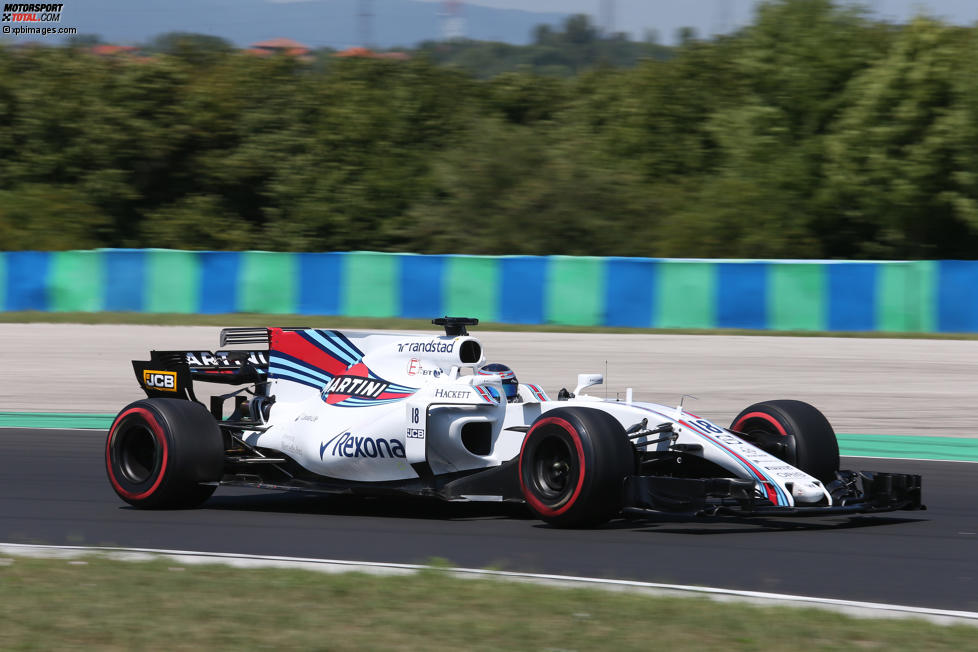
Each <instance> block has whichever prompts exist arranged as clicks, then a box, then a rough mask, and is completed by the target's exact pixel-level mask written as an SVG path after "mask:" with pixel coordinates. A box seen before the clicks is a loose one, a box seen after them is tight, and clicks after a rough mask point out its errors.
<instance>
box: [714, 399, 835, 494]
mask: <svg viewBox="0 0 978 652" xmlns="http://www.w3.org/2000/svg"><path fill="white" fill-rule="evenodd" d="M730 429H731V430H734V431H737V432H741V433H744V435H746V437H745V438H746V439H747V440H748V441H754V442H756V443H757V444H758V445H760V446H761V448H764V447H765V446H764V442H773V443H775V444H777V446H776V451H775V450H772V451H771V452H772V454H773V455H775V456H776V457H779V458H780V459H783V460H784V461H785V462H787V463H788V464H791V465H792V466H795V467H797V468H799V469H801V470H802V471H804V472H805V473H807V474H808V475H810V476H813V477H816V478H818V479H819V480H821V481H822V482H831V481H832V480H834V479H835V473H836V471H838V470H839V443H838V441H837V440H836V438H835V431H834V430H832V426H831V425H830V424H829V421H828V419H826V418H825V415H824V414H822V413H821V412H819V411H818V409H817V408H815V407H814V406H812V405H809V404H808V403H803V402H802V401H792V400H778V401H764V402H763V403H755V404H754V405H751V406H750V407H748V408H747V409H745V410H743V411H742V412H741V413H740V414H738V415H737V417H736V418H735V419H734V420H733V423H732V424H731V425H730Z"/></svg>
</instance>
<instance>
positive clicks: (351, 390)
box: [321, 376, 390, 405]
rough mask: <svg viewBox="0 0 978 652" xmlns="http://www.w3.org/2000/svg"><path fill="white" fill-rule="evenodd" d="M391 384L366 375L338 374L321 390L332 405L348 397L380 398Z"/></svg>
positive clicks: (325, 399) (324, 397) (324, 398)
mask: <svg viewBox="0 0 978 652" xmlns="http://www.w3.org/2000/svg"><path fill="white" fill-rule="evenodd" d="M388 386H390V383H388V382H386V381H383V380H374V379H372V378H367V377H366V376H336V377H335V378H333V380H331V381H329V384H328V385H326V386H325V387H323V390H322V392H321V394H322V397H323V400H324V401H326V402H327V403H329V404H330V405H332V404H334V403H339V402H340V401H343V400H346V399H348V398H351V397H352V398H379V397H380V395H381V394H383V393H384V390H386V389H387V388H388Z"/></svg>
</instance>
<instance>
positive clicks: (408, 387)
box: [105, 317, 922, 527]
mask: <svg viewBox="0 0 978 652" xmlns="http://www.w3.org/2000/svg"><path fill="white" fill-rule="evenodd" d="M433 323H435V324H438V325H441V326H443V327H444V328H445V335H444V336H434V335H419V334H417V333H412V334H398V333H392V332H386V331H380V332H353V331H349V332H341V331H337V330H322V329H314V328H227V329H224V330H223V331H221V346H222V347H225V346H228V345H254V344H261V345H265V346H267V348H260V349H254V350H222V351H218V352H216V353H212V352H210V351H153V352H152V354H151V359H150V360H149V361H133V368H134V370H135V372H136V376H137V379H138V380H139V383H140V385H141V386H142V388H143V389H144V390H145V392H146V394H147V396H148V398H147V399H144V400H140V401H136V402H134V403H132V404H130V405H128V406H126V407H125V408H123V410H122V411H121V412H120V413H119V415H118V416H117V417H116V418H115V421H114V422H113V424H112V427H111V429H110V430H109V433H108V438H107V441H106V448H105V464H106V469H107V471H108V476H109V481H110V482H111V484H112V487H113V488H114V489H115V491H116V493H117V494H118V495H119V496H120V497H121V498H122V499H123V500H124V501H126V502H128V503H129V504H131V505H134V506H136V507H145V508H186V507H194V506H197V505H199V504H201V503H202V502H204V501H205V500H207V498H208V497H210V495H211V494H212V493H213V492H214V490H215V488H216V487H217V486H220V485H235V486H250V487H261V488H268V489H285V490H298V491H314V492H327V493H363V494H374V495H378V494H391V493H400V494H413V495H419V496H432V497H437V498H441V499H445V500H453V501H474V500H482V501H485V500H495V501H523V502H525V503H526V505H527V506H528V507H529V508H530V510H532V511H533V512H534V513H535V514H536V515H537V516H539V517H540V518H541V519H543V520H545V521H547V522H549V523H551V524H553V525H558V526H568V527H583V526H593V525H596V524H599V523H602V522H605V521H607V520H608V519H611V518H615V517H617V516H620V515H623V514H628V515H642V514H647V515H651V514H655V513H657V512H673V513H675V512H679V513H688V514H745V515H778V514H788V515H804V514H849V513H863V512H879V511H890V510H897V509H907V510H913V509H922V505H921V490H920V487H921V480H920V476H918V475H907V474H894V473H868V472H853V471H840V470H839V449H838V445H837V443H836V439H835V433H834V432H833V430H832V427H831V426H830V425H829V423H828V421H827V420H826V419H825V417H824V416H823V415H822V413H821V412H819V411H818V410H816V409H815V408H814V407H812V406H811V405H808V404H807V403H802V402H800V401H793V400H776V401H767V402H764V403H757V404H755V405H752V406H750V407H748V408H747V409H745V410H744V411H743V412H741V413H740V414H739V415H738V416H737V417H736V418H734V420H733V422H732V424H731V425H730V427H729V428H724V427H722V426H719V425H717V424H714V423H712V422H710V421H709V420H708V419H704V418H701V417H698V416H696V415H694V414H692V413H690V412H688V411H687V410H685V409H684V408H683V406H682V402H681V401H680V405H679V406H678V407H667V406H663V405H657V404H655V403H642V402H638V401H633V400H632V398H631V397H632V392H631V390H628V392H627V393H626V395H625V398H624V400H617V399H615V400H608V399H601V398H598V397H595V396H591V395H588V394H585V390H586V389H587V388H588V387H591V386H593V385H596V384H600V383H601V382H602V377H601V376H600V375H598V374H580V375H578V376H577V384H576V387H575V388H574V390H573V392H568V391H567V390H561V391H560V393H559V394H558V396H557V397H556V400H553V399H551V398H550V397H549V396H548V395H547V393H546V392H545V391H544V390H543V389H542V388H541V387H540V386H539V385H535V384H531V383H519V382H517V380H516V377H515V375H514V374H513V372H512V370H510V369H508V368H507V367H504V366H502V365H486V364H485V362H486V359H485V354H484V351H483V348H482V345H481V344H480V343H479V341H478V340H477V339H476V338H474V337H471V336H469V334H468V332H467V329H466V327H467V326H471V325H475V324H477V323H478V321H477V320H474V319H466V318H452V317H446V318H440V319H435V320H433ZM194 381H205V382H219V383H226V384H228V385H245V387H243V388H242V389H238V390H236V391H232V392H230V393H229V394H225V395H223V396H217V397H213V398H212V399H211V401H210V406H209V409H208V408H207V407H205V406H204V405H203V404H202V403H200V402H198V401H197V399H196V397H195V395H194V391H193V384H194ZM229 403H230V405H228V404H229ZM226 406H227V407H226ZM228 411H230V414H229V415H227V416H225V413H226V412H228Z"/></svg>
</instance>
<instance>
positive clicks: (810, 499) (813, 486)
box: [791, 481, 825, 504]
mask: <svg viewBox="0 0 978 652" xmlns="http://www.w3.org/2000/svg"><path fill="white" fill-rule="evenodd" d="M791 495H792V496H793V497H794V499H795V504H812V503H817V502H818V501H820V500H822V498H823V497H824V496H825V492H824V491H823V490H822V483H820V482H814V481H813V482H796V483H794V484H793V485H791Z"/></svg>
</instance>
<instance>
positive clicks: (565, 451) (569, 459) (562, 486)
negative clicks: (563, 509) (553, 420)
mask: <svg viewBox="0 0 978 652" xmlns="http://www.w3.org/2000/svg"><path fill="white" fill-rule="evenodd" d="M573 466H574V458H573V455H572V453H571V449H570V446H569V445H568V443H567V442H566V441H564V439H563V438H560V437H547V438H546V439H544V440H543V441H541V442H540V443H539V445H538V446H537V450H536V454H535V455H534V456H533V465H532V469H531V481H532V483H533V488H534V489H535V490H536V492H537V493H538V494H539V495H540V497H541V498H543V499H545V500H546V501H547V502H559V501H560V500H561V499H563V498H564V497H565V496H566V495H568V494H569V493H570V492H571V490H572V489H573V487H574V482H573V476H572V475H571V470H572V468H573Z"/></svg>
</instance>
